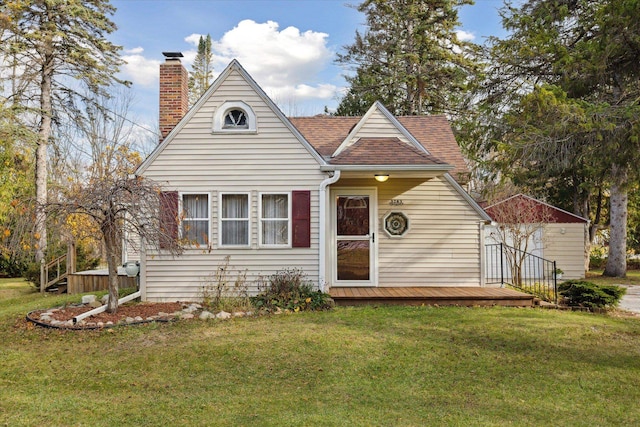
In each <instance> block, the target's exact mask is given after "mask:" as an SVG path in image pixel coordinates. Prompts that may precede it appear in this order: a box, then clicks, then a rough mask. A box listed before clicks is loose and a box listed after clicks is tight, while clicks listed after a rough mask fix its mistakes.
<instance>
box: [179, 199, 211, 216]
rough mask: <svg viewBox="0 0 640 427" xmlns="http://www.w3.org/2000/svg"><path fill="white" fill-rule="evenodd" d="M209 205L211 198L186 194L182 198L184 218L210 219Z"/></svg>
mask: <svg viewBox="0 0 640 427" xmlns="http://www.w3.org/2000/svg"><path fill="white" fill-rule="evenodd" d="M208 203H209V197H208V196H207V195H206V194H184V195H183V196H182V210H183V211H184V218H208V216H209V215H208V212H207V211H208V209H207V204H208Z"/></svg>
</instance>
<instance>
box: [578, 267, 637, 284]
mask: <svg viewBox="0 0 640 427" xmlns="http://www.w3.org/2000/svg"><path fill="white" fill-rule="evenodd" d="M586 280H588V281H589V282H593V283H596V284H598V285H640V270H627V277H623V278H619V277H605V276H603V275H602V270H591V271H589V272H588V273H587V277H586Z"/></svg>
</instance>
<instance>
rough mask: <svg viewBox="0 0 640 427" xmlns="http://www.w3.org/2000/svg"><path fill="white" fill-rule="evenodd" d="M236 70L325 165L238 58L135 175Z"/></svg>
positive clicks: (137, 170)
mask: <svg viewBox="0 0 640 427" xmlns="http://www.w3.org/2000/svg"><path fill="white" fill-rule="evenodd" d="M233 71H237V72H238V73H239V74H240V75H241V76H242V78H243V79H244V80H245V81H246V82H247V83H248V84H249V86H251V88H252V89H253V90H254V91H255V92H256V93H257V94H258V96H259V97H260V98H261V99H262V100H263V101H264V102H265V103H266V104H267V105H268V106H269V108H270V109H271V110H272V111H273V112H274V114H275V115H276V116H277V117H278V118H279V119H280V120H281V121H282V123H283V124H284V125H285V126H286V127H287V128H288V129H289V130H290V131H291V133H292V134H293V135H294V137H295V138H296V139H298V141H300V143H301V144H302V145H303V146H304V147H305V148H306V149H307V151H309V153H310V154H311V155H312V156H313V157H314V158H315V159H316V160H317V161H318V164H320V165H325V164H326V162H325V161H324V159H323V157H322V156H321V155H320V154H319V153H318V152H317V151H316V149H315V148H314V147H313V146H311V144H309V142H308V141H307V140H306V139H305V137H304V136H302V134H300V132H299V131H298V129H296V127H295V126H294V125H293V124H292V123H291V122H290V121H289V119H287V117H286V116H285V115H284V114H283V113H282V111H280V108H278V106H277V105H276V104H275V103H274V102H273V101H272V100H271V98H269V96H268V95H267V94H266V93H265V92H264V90H262V88H261V87H260V86H259V85H258V83H256V81H255V80H253V78H252V77H251V76H250V75H249V73H247V71H246V70H245V69H244V68H243V67H242V65H240V62H238V60H236V59H234V60H232V61H231V63H229V65H228V66H227V68H225V69H224V71H222V73H220V75H219V76H218V77H217V78H216V80H215V81H214V82H213V84H211V86H209V89H207V91H206V92H205V94H204V95H202V96H201V97H200V99H199V100H198V101H197V102H196V103H195V105H194V106H193V107H191V109H190V110H189V111H188V112H187V114H186V115H185V116H184V117H183V118H182V120H180V121H179V122H178V124H177V125H176V126H175V127H174V128H173V129H172V130H171V132H169V134H168V135H167V136H166V137H165V138H164V140H163V141H162V143H160V144H159V145H158V146H157V147H156V148H155V149H154V150H153V151H152V152H151V154H149V156H147V158H146V159H145V160H144V161H143V162H142V163H141V164H140V166H138V168H137V169H136V171H135V175H140V174H142V173H144V171H145V170H146V169H147V168H148V167H149V165H150V164H151V163H153V161H154V160H155V159H156V157H158V155H159V154H160V153H161V152H162V150H164V148H165V147H166V146H167V145H168V144H169V143H170V142H171V140H173V138H174V137H175V135H177V134H178V133H179V132H180V131H181V129H182V128H184V126H185V124H186V123H187V122H189V120H190V119H191V118H192V117H193V116H194V115H195V114H196V112H197V111H198V110H199V109H200V108H201V107H202V106H203V105H204V104H205V103H206V102H207V100H208V99H209V97H210V96H211V95H212V94H213V93H214V92H215V91H217V90H218V88H219V87H220V86H221V85H222V83H223V82H224V81H225V80H226V79H227V78H228V77H229V75H230V74H231V73H232V72H233Z"/></svg>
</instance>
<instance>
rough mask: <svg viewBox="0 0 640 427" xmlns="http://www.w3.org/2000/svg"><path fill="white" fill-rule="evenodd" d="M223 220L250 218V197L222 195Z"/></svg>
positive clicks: (244, 195)
mask: <svg viewBox="0 0 640 427" xmlns="http://www.w3.org/2000/svg"><path fill="white" fill-rule="evenodd" d="M222 218H231V219H237V218H244V219H248V218H249V196H247V195H246V194H223V195H222Z"/></svg>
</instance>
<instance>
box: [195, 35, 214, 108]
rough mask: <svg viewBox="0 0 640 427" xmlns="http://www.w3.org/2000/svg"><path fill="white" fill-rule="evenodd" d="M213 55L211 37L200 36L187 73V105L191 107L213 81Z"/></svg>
mask: <svg viewBox="0 0 640 427" xmlns="http://www.w3.org/2000/svg"><path fill="white" fill-rule="evenodd" d="M212 62H213V54H212V53H211V36H210V35H209V34H207V37H206V38H203V37H202V36H200V40H199V42H198V53H197V55H196V57H195V59H194V61H193V66H192V70H191V72H190V73H189V105H191V106H193V104H195V103H196V102H197V101H198V99H200V97H201V96H202V95H204V93H205V92H206V91H207V89H209V86H211V83H212V81H213V64H212Z"/></svg>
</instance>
